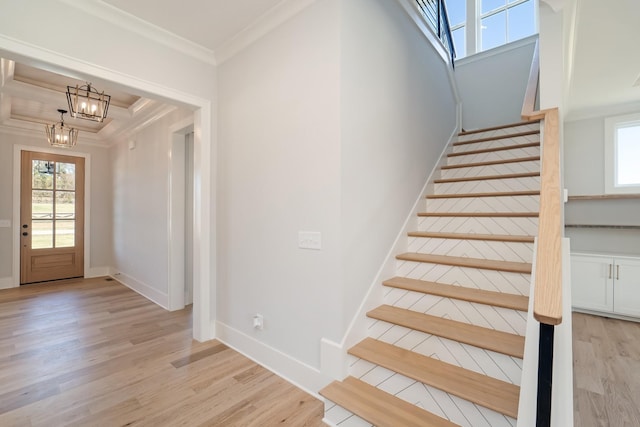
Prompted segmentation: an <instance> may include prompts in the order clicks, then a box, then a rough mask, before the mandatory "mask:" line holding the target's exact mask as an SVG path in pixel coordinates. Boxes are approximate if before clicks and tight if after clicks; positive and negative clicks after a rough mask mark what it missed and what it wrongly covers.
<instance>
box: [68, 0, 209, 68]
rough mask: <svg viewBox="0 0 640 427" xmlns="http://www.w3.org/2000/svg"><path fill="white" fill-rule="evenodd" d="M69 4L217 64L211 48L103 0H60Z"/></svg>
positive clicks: (150, 38) (192, 55)
mask: <svg viewBox="0 0 640 427" xmlns="http://www.w3.org/2000/svg"><path fill="white" fill-rule="evenodd" d="M60 1H62V2H63V3H66V4H67V5H69V6H72V7H75V8H76V9H80V10H82V11H83V12H85V13H88V14H89V15H92V16H95V17H97V18H99V19H101V20H104V21H107V22H108V23H110V24H112V25H116V26H118V27H120V28H123V29H125V30H127V31H131V32H132V33H135V34H139V35H141V36H143V37H145V38H147V39H149V40H153V41H154V42H156V43H158V44H161V45H164V46H167V47H169V48H171V49H174V50H177V51H179V52H182V53H184V54H187V55H189V56H191V57H193V58H196V59H198V60H200V61H203V62H206V63H208V64H211V65H216V58H215V55H214V53H213V51H211V50H210V49H207V48H206V47H204V46H202V45H200V44H198V43H195V42H192V41H191V40H187V39H185V38H184V37H180V36H178V35H177V34H174V33H172V32H170V31H168V30H166V29H164V28H162V27H159V26H157V25H154V24H151V23H150V22H147V21H145V20H143V19H140V18H138V17H137V16H135V15H132V14H130V13H128V12H125V11H124V10H122V9H118V8H117V7H115V6H112V5H110V4H108V3H105V2H103V1H101V0H60Z"/></svg>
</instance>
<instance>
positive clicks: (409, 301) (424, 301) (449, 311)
mask: <svg viewBox="0 0 640 427" xmlns="http://www.w3.org/2000/svg"><path fill="white" fill-rule="evenodd" d="M384 299H385V303H386V304H388V305H392V306H394V307H399V308H405V309H407V310H411V311H415V312H418V313H424V314H429V315H431V316H436V317H443V318H446V319H450V320H456V321H458V322H463V323H469V324H471V325H476V326H481V327H483V328H487V329H494V330H496V331H502V332H508V333H510V334H516V335H525V334H526V330H527V314H526V313H523V312H521V311H518V310H512V309H508V308H501V307H493V306H488V305H485V304H477V303H472V302H468V301H462V300H456V299H452V298H445V297H440V296H437V295H430V294H423V293H420V292H413V291H406V290H404V289H397V288H392V290H391V291H389V292H388V293H387V294H386V295H385V298H384Z"/></svg>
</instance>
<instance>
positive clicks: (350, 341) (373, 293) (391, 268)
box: [321, 110, 460, 379]
mask: <svg viewBox="0 0 640 427" xmlns="http://www.w3.org/2000/svg"><path fill="white" fill-rule="evenodd" d="M458 112H460V110H458ZM459 120H460V119H459ZM459 120H458V121H459ZM459 129H460V128H459V127H458V126H456V128H454V129H453V131H452V132H451V135H450V136H449V141H448V142H447V144H445V146H444V148H443V149H442V152H441V153H440V157H439V160H438V162H437V163H436V164H435V165H434V167H433V169H432V170H431V173H430V174H429V176H428V177H427V180H426V182H425V184H424V186H423V187H422V189H421V190H420V193H419V194H418V196H417V198H416V201H415V203H414V204H413V207H412V208H411V211H410V212H409V214H408V215H407V218H406V219H405V222H404V224H403V225H402V228H401V229H400V231H399V232H398V235H397V236H396V239H395V241H394V242H393V245H392V246H391V249H390V250H389V252H388V253H387V256H386V257H385V259H384V262H383V263H382V265H381V267H380V269H379V270H378V272H377V273H376V275H375V277H374V279H373V281H372V283H371V285H370V286H369V290H368V291H367V293H366V295H365V297H364V298H363V300H362V303H361V304H360V307H358V310H357V311H356V313H355V315H354V316H353V317H352V319H351V322H350V323H349V326H348V327H347V331H346V332H345V334H344V337H343V339H342V341H341V342H340V343H339V344H337V343H333V344H332V345H333V346H335V347H337V348H339V349H341V350H342V356H343V358H344V359H343V361H342V362H340V361H338V360H336V357H335V351H336V349H330V348H328V346H327V344H328V343H331V341H330V340H326V343H325V346H324V347H321V349H322V350H323V351H328V352H330V354H331V356H329V355H327V365H326V367H327V371H324V370H323V371H322V373H323V374H324V375H327V376H330V375H331V374H332V373H333V372H338V373H341V372H342V371H338V369H337V368H336V366H343V365H346V363H347V353H346V349H348V348H350V347H352V346H353V345H355V344H356V343H357V342H358V341H360V340H362V339H363V338H364V337H366V336H367V331H366V330H367V325H368V319H367V317H366V313H367V311H369V310H371V309H372V308H374V307H376V306H378V305H380V304H382V302H383V287H382V285H381V283H382V281H383V279H384V278H387V277H391V276H393V275H394V274H395V268H396V263H395V261H396V259H395V256H396V254H398V253H401V252H406V247H407V243H408V240H407V233H408V232H409V231H411V229H415V226H416V224H417V217H418V212H419V210H420V208H419V206H420V205H421V204H422V205H424V202H425V201H424V195H425V194H428V193H429V192H431V190H432V188H433V179H434V174H435V173H437V172H438V171H439V170H440V167H441V166H442V165H443V164H445V163H446V161H447V154H448V153H450V152H451V151H453V142H454V141H455V140H456V138H457V135H458V132H459ZM323 340H324V339H323ZM329 358H330V359H329ZM343 378H344V376H343V377H342V378H334V379H343Z"/></svg>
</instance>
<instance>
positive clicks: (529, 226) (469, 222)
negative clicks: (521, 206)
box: [418, 216, 538, 236]
mask: <svg viewBox="0 0 640 427" xmlns="http://www.w3.org/2000/svg"><path fill="white" fill-rule="evenodd" d="M418 230H419V231H433V232H442V233H477V234H511V235H515V236H535V235H537V233H538V218H537V217H526V218H524V217H523V218H518V217H488V218H485V217H448V216H442V217H420V218H418Z"/></svg>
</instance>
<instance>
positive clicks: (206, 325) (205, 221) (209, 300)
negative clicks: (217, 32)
mask: <svg viewBox="0 0 640 427" xmlns="http://www.w3.org/2000/svg"><path fill="white" fill-rule="evenodd" d="M0 55H1V56H2V57H5V58H8V59H11V60H15V61H19V62H23V63H27V64H29V65H31V66H34V67H40V68H44V69H49V70H55V72H59V73H61V74H65V73H66V74H67V75H73V76H76V77H77V76H81V77H83V78H86V79H88V80H91V79H90V77H96V78H99V79H102V80H105V81H109V82H112V83H115V84H116V85H121V86H123V87H124V88H136V89H138V90H140V91H142V92H144V93H145V94H148V95H149V96H152V97H154V98H156V99H160V100H162V101H165V102H170V103H174V104H178V105H181V106H190V107H191V108H193V109H194V116H193V126H194V144H193V145H194V230H193V234H194V236H195V238H194V247H193V249H194V254H193V258H194V274H193V300H194V304H193V337H194V338H195V339H196V340H198V341H206V340H209V339H213V338H214V337H215V326H214V320H215V318H216V313H215V304H214V303H213V297H214V296H215V295H216V277H215V274H212V272H215V271H216V262H215V261H216V253H215V245H212V244H211V242H215V238H216V236H215V229H214V228H213V227H212V226H211V224H212V223H214V224H215V219H214V218H212V215H211V212H212V210H213V212H215V203H216V193H215V182H213V181H212V177H215V172H216V171H215V162H212V161H211V159H212V152H215V150H216V147H215V138H214V135H215V134H214V132H213V131H212V125H213V119H212V101H211V100H210V99H206V98H202V97H199V96H195V95H191V94H189V93H185V92H182V91H180V90H177V89H175V88H173V87H167V86H163V85H160V84H157V83H154V82H151V81H147V80H144V79H142V78H138V77H133V76H131V75H128V74H124V73H121V72H119V71H117V70H115V69H112V68H108V67H104V66H98V65H93V64H91V63H89V62H87V61H84V60H81V59H78V58H74V57H69V56H65V55H57V54H55V53H54V52H52V51H50V50H48V49H45V48H40V47H38V46H35V45H33V44H30V43H26V42H22V41H20V40H16V39H15V38H9V37H5V36H3V35H2V34H0ZM70 70H73V72H72V71H70ZM212 78H213V77H212ZM87 175H89V173H87ZM14 187H15V186H14ZM87 189H88V191H87V194H89V193H90V183H87ZM18 197H19V192H18ZM15 198H16V192H15V188H14V201H13V203H14V216H13V219H12V231H13V232H14V235H15V236H17V235H18V233H19V218H20V216H19V212H18V215H16V213H15V211H16V208H15V206H16V200H15ZM88 200H89V197H87V198H85V204H87V203H88ZM18 204H19V203H18ZM86 215H87V223H85V227H87V228H89V226H90V225H89V224H90V223H89V222H88V221H90V216H89V211H87V213H86ZM89 238H90V237H89V233H85V248H89V247H90V242H87V239H89ZM18 250H19V240H18V239H15V241H14V262H13V272H12V275H13V280H12V281H13V284H14V286H15V287H17V286H19V280H20V274H19V273H20V271H19V259H18V260H17V261H18V262H16V259H15V258H16V252H17V251H18ZM86 250H87V249H85V251H86ZM87 263H90V256H86V257H85V265H87ZM16 264H17V267H16Z"/></svg>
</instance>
